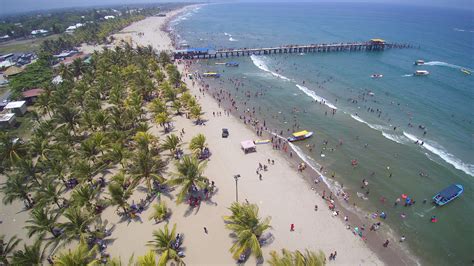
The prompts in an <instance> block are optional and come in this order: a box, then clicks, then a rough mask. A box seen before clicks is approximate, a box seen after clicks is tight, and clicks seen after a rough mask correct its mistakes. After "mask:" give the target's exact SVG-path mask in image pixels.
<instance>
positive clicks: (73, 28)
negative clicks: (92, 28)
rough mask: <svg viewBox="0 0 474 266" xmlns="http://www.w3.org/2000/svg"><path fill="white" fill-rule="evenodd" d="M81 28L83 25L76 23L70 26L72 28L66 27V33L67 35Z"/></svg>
mask: <svg viewBox="0 0 474 266" xmlns="http://www.w3.org/2000/svg"><path fill="white" fill-rule="evenodd" d="M82 26H84V24H82V23H76V25H72V26H69V27H67V29H66V32H67V33H73V32H74V31H75V30H76V29H77V28H80V27H82Z"/></svg>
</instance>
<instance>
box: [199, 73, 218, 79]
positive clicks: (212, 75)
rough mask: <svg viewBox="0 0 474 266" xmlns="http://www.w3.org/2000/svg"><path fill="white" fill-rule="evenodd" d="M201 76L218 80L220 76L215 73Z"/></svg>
mask: <svg viewBox="0 0 474 266" xmlns="http://www.w3.org/2000/svg"><path fill="white" fill-rule="evenodd" d="M202 76H203V77H206V78H218V77H220V76H221V74H219V73H216V72H206V73H202Z"/></svg>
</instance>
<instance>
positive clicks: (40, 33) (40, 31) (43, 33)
mask: <svg viewBox="0 0 474 266" xmlns="http://www.w3.org/2000/svg"><path fill="white" fill-rule="evenodd" d="M48 33H49V31H47V30H43V29H39V30H33V31H31V35H33V36H39V35H46V34H48Z"/></svg>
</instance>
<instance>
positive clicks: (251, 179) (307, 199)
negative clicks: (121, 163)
mask: <svg viewBox="0 0 474 266" xmlns="http://www.w3.org/2000/svg"><path fill="white" fill-rule="evenodd" d="M188 8H189V7H188ZM179 12H180V11H174V12H173V14H176V13H179ZM168 17H169V15H168ZM164 22H165V19H163V18H158V17H151V18H147V19H145V20H143V21H140V22H137V23H135V24H133V25H131V26H129V27H127V28H126V29H124V30H123V32H129V31H133V32H142V33H143V36H141V37H139V36H138V35H136V34H132V35H131V37H132V39H133V42H134V44H138V45H152V46H153V47H154V48H155V49H157V50H163V49H164V50H168V49H170V47H171V40H170V38H169V37H168V36H167V34H166V33H165V32H162V31H160V30H159V29H160V27H161V23H164ZM124 34H129V33H124ZM120 35H121V34H120ZM179 68H180V70H181V71H182V72H183V71H184V69H183V68H184V66H183V65H179ZM185 81H186V83H187V85H188V88H189V89H190V90H191V92H192V93H193V94H194V95H196V96H197V98H198V100H199V102H200V104H201V106H202V107H203V112H204V119H208V122H206V125H205V126H197V125H195V124H194V123H192V121H190V120H189V119H185V118H184V117H175V118H174V119H173V124H174V128H175V133H176V132H177V131H179V130H181V129H184V131H185V132H186V134H185V135H184V137H183V141H184V142H189V140H190V139H191V138H192V137H193V136H195V135H196V134H198V133H203V134H204V135H205V136H206V138H207V142H208V147H209V149H210V150H211V152H212V154H213V155H212V156H211V158H210V161H209V162H208V167H207V168H206V170H205V173H204V174H205V176H207V177H208V178H209V179H210V180H212V181H215V182H216V185H217V188H218V192H217V194H216V195H214V196H213V197H212V198H211V201H210V202H205V203H203V204H201V206H200V208H198V209H189V206H188V205H185V204H182V205H178V206H176V205H175V203H174V202H173V200H172V199H170V198H166V197H163V199H164V200H165V201H166V203H167V204H168V205H169V207H170V208H171V209H172V211H173V214H172V216H171V218H170V220H169V222H170V224H173V223H176V224H177V227H178V232H180V233H183V234H184V236H185V240H184V246H185V248H186V258H185V262H186V263H188V264H191V265H211V264H212V265H224V264H225V265H231V264H235V261H234V260H233V259H232V257H231V254H230V253H229V251H228V250H229V248H230V246H231V245H232V239H231V238H230V237H229V233H230V231H228V230H227V229H225V228H224V222H223V220H222V216H224V215H228V214H229V211H228V210H227V208H228V207H229V206H230V204H231V203H232V202H233V201H235V196H236V191H235V190H236V184H235V180H234V178H233V176H234V175H236V174H240V176H241V178H240V179H239V181H238V193H239V195H238V197H239V200H240V201H244V200H248V201H249V202H251V203H256V204H258V206H259V207H260V213H261V216H262V217H265V216H271V218H272V221H271V225H272V230H271V234H272V235H273V241H270V242H269V243H268V244H267V245H265V246H264V252H265V254H268V253H269V252H270V251H271V250H280V249H282V248H286V249H289V250H295V249H299V250H304V249H306V248H307V249H310V250H318V249H321V250H322V251H323V252H324V253H325V254H326V256H329V254H330V253H332V252H334V251H337V253H338V257H337V260H336V261H335V262H336V263H337V264H345V265H349V264H351V265H355V264H357V265H382V264H384V263H383V262H382V261H381V260H380V259H379V257H378V256H377V255H376V254H375V253H374V252H372V251H371V250H370V249H369V248H368V247H367V246H366V244H365V243H364V242H363V240H362V239H360V238H359V237H356V236H354V235H353V233H352V232H351V231H350V230H347V229H346V225H345V224H344V222H343V221H342V220H341V219H339V218H338V217H333V216H332V211H330V210H329V209H328V208H327V203H326V202H325V201H324V200H323V199H322V198H321V196H319V195H318V194H316V193H315V192H314V191H313V190H312V189H311V187H310V186H308V184H307V183H306V182H305V181H304V179H303V178H302V176H301V175H300V174H299V173H298V172H297V171H296V169H295V168H294V166H293V165H292V164H290V163H289V162H288V161H287V160H286V159H285V158H284V157H283V156H282V155H281V154H280V153H279V152H277V151H275V150H273V149H272V147H271V145H270V144H267V145H260V146H258V147H257V152H256V153H251V154H244V153H243V152H242V150H241V148H240V141H242V140H246V139H256V138H257V136H256V135H255V133H254V132H253V131H252V130H250V129H249V128H247V127H246V126H245V125H244V124H243V123H241V122H240V121H239V120H238V119H237V118H234V117H233V116H225V115H223V116H220V117H212V112H219V111H220V112H223V109H221V108H219V106H218V104H217V103H216V101H214V100H213V99H212V97H210V96H208V95H206V94H200V93H199V87H198V86H197V85H196V86H193V85H192V83H191V80H189V79H185ZM222 128H228V129H229V131H230V137H229V138H227V139H223V138H222V137H221V129H222ZM151 132H152V133H153V134H155V135H156V136H159V137H161V138H163V132H162V129H161V128H158V127H157V126H156V125H155V126H153V128H152V129H151ZM176 134H177V133H176ZM268 159H271V160H274V161H275V164H274V165H270V166H269V169H268V171H266V172H264V173H263V180H259V177H258V175H256V173H255V169H256V168H257V167H258V164H259V163H262V164H266V163H267V160H268ZM170 170H171V171H172V166H170ZM136 194H137V193H136ZM134 197H136V198H137V199H138V198H140V195H134ZM315 204H316V205H318V206H319V209H318V211H314V205H315ZM148 215H149V211H146V212H145V213H144V214H143V215H142V217H143V218H142V219H143V223H136V222H132V223H130V224H126V223H118V217H117V216H116V215H114V214H113V208H109V209H107V210H106V212H105V213H104V215H103V217H107V219H108V220H109V222H112V223H116V224H117V227H116V230H115V231H114V233H113V236H114V238H115V239H116V240H115V242H114V243H113V245H111V246H110V247H109V249H108V250H109V251H110V253H111V255H112V256H121V258H122V260H124V261H126V260H127V259H128V257H129V256H130V255H132V254H135V255H140V254H143V253H144V252H145V250H146V248H145V244H146V242H147V241H148V240H151V233H152V231H153V230H154V229H157V228H161V227H163V226H164V225H163V224H159V225H155V224H154V223H153V222H151V221H146V217H148ZM292 223H293V224H295V231H293V232H291V231H290V224H292ZM204 227H206V228H207V229H208V234H205V233H204V230H203V228H204ZM265 258H268V255H265ZM253 262H254V261H253V260H252V259H251V260H250V261H249V262H248V263H249V264H252V263H253Z"/></svg>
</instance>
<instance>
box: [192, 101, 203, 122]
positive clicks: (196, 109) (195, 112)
mask: <svg viewBox="0 0 474 266" xmlns="http://www.w3.org/2000/svg"><path fill="white" fill-rule="evenodd" d="M189 111H190V114H191V117H192V118H195V119H196V123H199V122H200V121H201V114H202V109H201V106H199V105H194V106H192V107H191V110H189Z"/></svg>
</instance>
